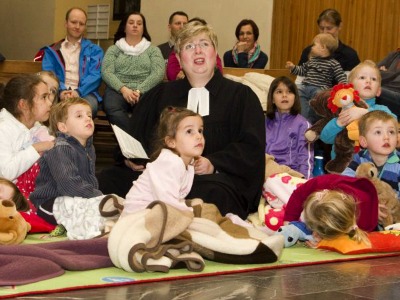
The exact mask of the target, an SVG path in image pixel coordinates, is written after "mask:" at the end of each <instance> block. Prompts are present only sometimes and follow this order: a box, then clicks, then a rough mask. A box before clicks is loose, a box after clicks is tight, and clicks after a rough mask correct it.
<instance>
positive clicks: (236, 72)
mask: <svg viewBox="0 0 400 300" xmlns="http://www.w3.org/2000/svg"><path fill="white" fill-rule="evenodd" d="M248 72H255V73H260V74H265V75H269V76H272V77H279V76H287V77H289V78H291V79H292V80H293V81H294V80H295V79H296V76H295V75H292V74H290V72H289V70H288V69H246V68H244V69H242V68H224V69H223V73H224V74H230V75H233V76H239V77H242V76H244V74H246V73H248Z"/></svg>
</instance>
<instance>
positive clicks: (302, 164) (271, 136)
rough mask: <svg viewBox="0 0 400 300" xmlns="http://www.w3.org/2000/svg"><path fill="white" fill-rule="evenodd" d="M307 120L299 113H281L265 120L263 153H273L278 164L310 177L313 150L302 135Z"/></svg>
mask: <svg viewBox="0 0 400 300" xmlns="http://www.w3.org/2000/svg"><path fill="white" fill-rule="evenodd" d="M309 127H310V124H309V123H308V121H307V120H306V119H305V118H304V117H303V116H302V115H300V114H298V115H291V114H287V113H284V114H281V113H279V112H275V118H274V119H269V118H266V120H265V131H266V144H265V153H268V154H270V155H273V156H274V157H275V161H276V162H277V163H278V164H280V165H286V166H289V167H290V168H292V169H293V170H296V171H298V172H300V173H302V174H303V175H304V176H305V178H310V177H311V175H312V170H313V165H314V150H313V149H312V147H311V145H310V144H309V143H308V142H307V140H306V138H305V137H304V133H305V131H306V130H307V128H309Z"/></svg>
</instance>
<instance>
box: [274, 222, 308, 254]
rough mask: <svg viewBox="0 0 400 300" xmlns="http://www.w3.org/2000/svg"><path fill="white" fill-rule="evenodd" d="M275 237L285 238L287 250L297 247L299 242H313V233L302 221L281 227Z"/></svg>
mask: <svg viewBox="0 0 400 300" xmlns="http://www.w3.org/2000/svg"><path fill="white" fill-rule="evenodd" d="M275 235H283V237H284V238H285V248H288V247H291V246H293V245H295V244H296V243H297V242H299V241H300V242H305V241H313V240H314V238H313V236H312V231H311V230H310V229H308V228H307V226H306V224H305V223H303V222H300V221H297V222H290V223H289V224H288V225H284V226H281V228H279V229H278V231H277V232H275Z"/></svg>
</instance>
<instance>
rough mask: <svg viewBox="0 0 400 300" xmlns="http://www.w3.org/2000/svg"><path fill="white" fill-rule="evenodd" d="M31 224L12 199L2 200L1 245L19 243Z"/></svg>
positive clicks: (0, 204) (0, 212)
mask: <svg viewBox="0 0 400 300" xmlns="http://www.w3.org/2000/svg"><path fill="white" fill-rule="evenodd" d="M29 230H31V225H30V224H29V223H28V222H26V221H25V219H24V218H23V217H22V216H21V214H20V213H19V212H18V211H17V208H16V207H15V203H14V202H13V201H11V200H0V245H17V244H20V243H22V242H23V240H24V239H25V237H26V235H27V233H28V232H29Z"/></svg>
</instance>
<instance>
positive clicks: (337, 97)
mask: <svg viewBox="0 0 400 300" xmlns="http://www.w3.org/2000/svg"><path fill="white" fill-rule="evenodd" d="M353 104H354V105H357V106H359V107H363V108H367V104H366V103H365V102H364V101H362V100H360V98H359V97H358V93H357V91H355V90H354V89H353V87H352V85H351V84H338V85H336V86H335V87H333V88H332V89H328V90H324V91H322V92H320V93H318V94H317V95H316V97H315V98H314V99H312V100H311V101H310V106H311V107H312V108H313V109H314V111H315V112H316V113H317V114H318V115H319V116H321V117H322V119H320V120H318V121H317V122H315V124H313V125H312V126H311V127H310V128H309V129H307V130H306V132H305V134H304V135H305V137H306V139H307V140H308V142H310V143H313V142H315V141H316V140H317V139H318V138H319V135H320V134H321V131H322V129H323V128H324V127H325V125H326V124H328V123H329V121H330V120H332V119H333V118H335V117H337V116H338V114H339V113H340V111H341V110H342V109H344V108H341V107H342V106H345V107H348V108H350V107H351V106H352V105H353ZM348 127H349V128H344V129H343V130H342V131H341V132H340V133H338V134H337V136H336V138H335V141H334V148H335V153H336V157H335V158H334V159H333V160H331V161H329V162H327V163H326V165H325V170H326V171H327V172H328V173H338V174H340V173H342V172H343V171H344V169H345V168H346V167H347V165H348V164H349V163H350V161H351V159H352V157H353V154H354V152H355V151H354V147H355V141H354V140H352V139H358V126H357V123H351V124H349V126H348ZM349 129H350V134H349V131H348V130H349Z"/></svg>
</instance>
